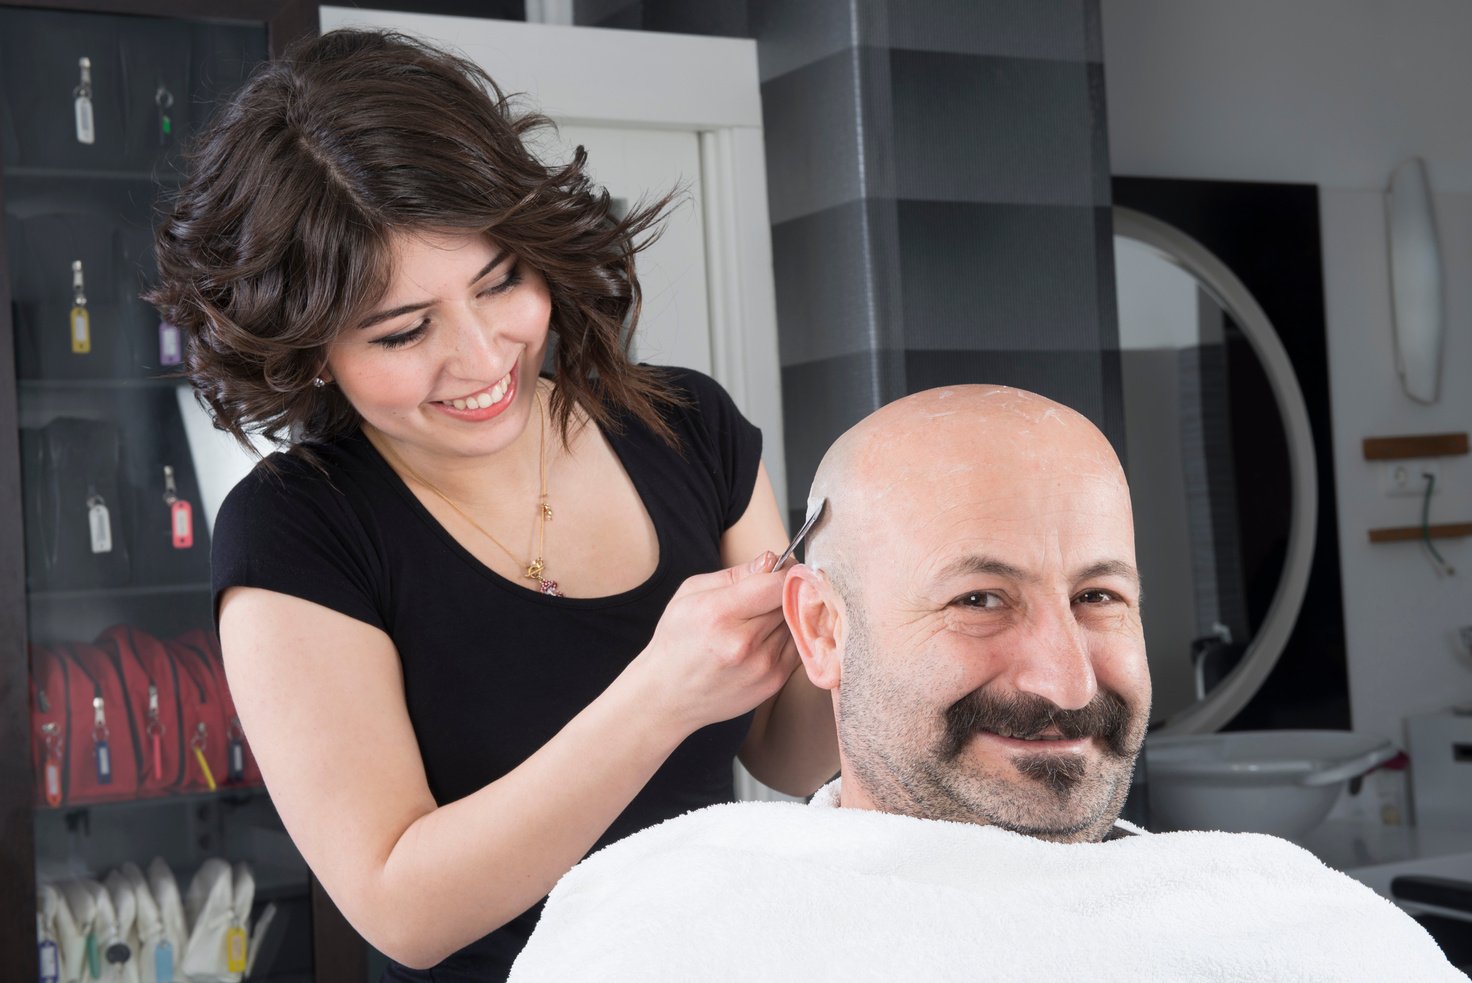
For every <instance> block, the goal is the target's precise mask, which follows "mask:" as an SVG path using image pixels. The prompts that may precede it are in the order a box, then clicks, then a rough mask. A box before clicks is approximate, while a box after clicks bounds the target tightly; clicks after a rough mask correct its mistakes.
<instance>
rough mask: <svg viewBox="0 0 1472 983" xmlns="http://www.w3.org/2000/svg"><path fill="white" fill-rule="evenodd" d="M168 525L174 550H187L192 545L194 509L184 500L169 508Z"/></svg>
mask: <svg viewBox="0 0 1472 983" xmlns="http://www.w3.org/2000/svg"><path fill="white" fill-rule="evenodd" d="M169 524H170V526H171V528H172V529H173V530H174V549H176V550H187V549H189V548H190V547H191V546H193V545H194V509H192V508H190V506H189V503H188V502H186V501H184V499H182V498H181V499H179V500H178V501H176V502H175V503H174V504H173V505H171V506H169Z"/></svg>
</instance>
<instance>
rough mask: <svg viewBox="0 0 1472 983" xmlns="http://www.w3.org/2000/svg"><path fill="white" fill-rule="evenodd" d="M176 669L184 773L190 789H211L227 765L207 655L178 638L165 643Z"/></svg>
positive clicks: (222, 710)
mask: <svg viewBox="0 0 1472 983" xmlns="http://www.w3.org/2000/svg"><path fill="white" fill-rule="evenodd" d="M164 645H165V647H166V648H167V649H168V650H169V656H170V658H172V659H173V660H174V665H176V666H178V668H179V701H180V703H181V705H182V706H183V707H184V716H183V719H184V720H185V722H186V723H185V729H184V734H185V741H186V743H187V744H188V746H189V751H188V756H187V757H186V759H185V768H184V771H185V774H186V775H187V776H188V783H189V786H190V787H191V788H202V789H206V790H208V791H211V792H213V791H214V790H215V789H216V788H217V787H218V786H219V785H220V784H221V783H223V782H224V781H225V774H226V769H227V768H228V767H229V765H230V762H229V755H228V749H227V748H226V739H225V723H226V720H227V719H228V718H227V717H226V716H225V706H224V703H223V702H222V701H221V699H220V689H219V686H218V685H217V684H216V682H215V673H214V670H213V669H212V668H211V667H210V666H209V665H208V663H207V662H206V661H205V659H206V657H205V656H203V655H201V654H199V653H197V652H195V651H194V650H193V649H191V648H190V647H189V646H187V645H184V644H183V643H181V642H179V641H177V640H176V641H172V642H165V643H164Z"/></svg>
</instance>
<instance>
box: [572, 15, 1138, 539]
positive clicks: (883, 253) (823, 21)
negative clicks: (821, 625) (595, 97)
mask: <svg viewBox="0 0 1472 983" xmlns="http://www.w3.org/2000/svg"><path fill="white" fill-rule="evenodd" d="M577 12H578V21H579V23H582V24H589V25H599V26H608V27H622V28H634V29H644V30H665V31H675V32H681V33H694V34H714V35H723V36H738V37H754V38H756V40H757V43H758V57H759V60H760V65H761V79H762V112H763V117H764V125H765V129H766V147H767V182H768V186H769V189H770V202H769V204H770V210H771V219H772V251H773V260H774V265H775V269H776V289H777V308H778V311H777V313H778V331H779V340H780V353H781V361H782V383H783V392H782V398H783V405H784V412H785V420H786V432H785V437H786V446H787V470H788V475H789V488H788V500H789V501H790V502H793V503H797V504H798V507H799V508H800V503H802V502H804V501H805V500H806V498H807V485H808V482H809V481H810V479H811V477H812V473H813V470H814V468H815V467H816V466H817V462H818V459H819V458H820V457H821V455H822V453H823V451H824V450H825V449H826V448H827V447H828V445H829V443H830V442H831V441H832V440H833V438H834V437H836V436H837V435H838V434H839V433H841V432H842V431H843V430H845V429H847V428H848V427H849V426H851V425H852V424H853V423H854V422H856V421H857V420H859V419H860V418H861V417H863V416H864V415H865V414H867V413H869V412H870V411H871V410H873V409H875V408H876V407H878V406H880V405H882V404H884V403H886V402H888V401H890V400H892V399H895V398H897V397H899V396H902V395H904V394H906V393H909V392H915V391H917V390H920V389H926V388H930V387H932V386H939V385H949V384H955V383H965V382H999V383H1006V384H1009V385H1015V386H1020V387H1023V388H1026V389H1032V390H1035V391H1037V392H1040V393H1043V394H1045V395H1048V396H1051V397H1053V398H1055V399H1058V400H1060V401H1062V402H1064V403H1067V404H1068V405H1070V406H1074V407H1076V408H1077V409H1079V410H1080V411H1082V412H1083V413H1085V414H1086V415H1088V416H1089V417H1090V418H1091V419H1093V420H1094V421H1095V422H1096V423H1098V424H1099V425H1100V426H1101V427H1102V428H1103V429H1104V431H1105V432H1106V433H1107V434H1109V435H1110V436H1111V437H1112V438H1114V439H1115V442H1116V445H1117V446H1118V447H1119V448H1120V450H1121V453H1123V451H1124V447H1123V434H1124V427H1123V423H1122V419H1123V408H1122V399H1121V393H1120V372H1119V356H1118V347H1119V346H1118V331H1117V326H1116V318H1115V307H1114V259H1113V248H1112V239H1111V230H1112V226H1111V223H1110V218H1109V204H1110V192H1109V156H1108V147H1107V143H1106V138H1105V114H1104V78H1103V66H1102V48H1101V42H1100V27H1099V9H1098V0H709V2H694V3H691V2H680V0H633V2H629V0H578V4H577ZM794 520H795V521H797V520H800V516H796V517H794Z"/></svg>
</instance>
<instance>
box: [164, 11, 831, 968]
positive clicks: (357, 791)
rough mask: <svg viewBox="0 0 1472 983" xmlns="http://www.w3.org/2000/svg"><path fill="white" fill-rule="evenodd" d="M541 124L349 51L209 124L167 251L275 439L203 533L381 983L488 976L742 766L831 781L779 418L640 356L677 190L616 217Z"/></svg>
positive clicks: (320, 869) (245, 422) (258, 705)
mask: <svg viewBox="0 0 1472 983" xmlns="http://www.w3.org/2000/svg"><path fill="white" fill-rule="evenodd" d="M426 105H433V106H434V107H435V112H433V113H426V112H425V111H424V107H425V106H426ZM539 123H540V121H539V120H538V118H536V117H523V116H518V115H516V114H515V113H513V112H512V111H511V109H510V108H509V106H508V104H507V101H506V100H505V98H504V97H503V96H502V94H501V92H500V91H499V90H498V89H497V88H496V87H495V85H494V83H493V82H491V80H490V79H489V78H487V77H486V76H485V75H484V74H483V73H482V72H481V71H480V70H479V69H477V68H476V67H474V66H473V65H472V64H470V63H469V62H466V61H464V60H461V59H459V58H456V57H452V56H450V55H447V54H445V53H443V52H440V51H437V50H435V49H432V48H429V47H427V46H425V45H423V44H420V43H418V42H415V41H412V40H409V39H407V38H404V37H400V36H395V35H390V34H382V33H377V32H348V31H341V32H333V33H330V34H327V35H324V36H323V37H322V38H320V39H317V40H315V41H312V42H309V43H307V44H306V45H305V46H303V47H301V48H298V49H296V50H294V51H293V52H290V53H289V54H288V56H287V57H286V59H285V60H283V61H281V62H279V63H274V64H272V65H270V66H268V67H266V68H265V69H264V70H263V71H262V72H261V73H259V74H258V75H257V76H256V77H255V78H254V79H252V81H251V82H250V83H249V84H248V85H247V86H246V87H245V88H244V89H243V90H242V91H241V92H240V94H239V95H238V96H237V97H236V98H235V100H234V102H233V103H232V104H231V106H230V107H229V108H228V110H226V111H225V112H223V113H222V114H221V115H220V117H219V118H218V120H217V122H216V123H215V125H214V126H213V127H212V128H211V129H210V130H209V131H207V132H206V133H205V134H204V135H203V136H202V138H201V142H200V144H199V146H198V147H197V148H196V151H195V154H194V156H193V158H192V161H193V169H192V171H191V173H190V174H189V175H188V176H187V179H186V180H185V182H184V183H183V185H182V186H181V188H180V190H179V193H178V196H177V199H176V201H175V202H174V204H173V209H172V211H171V213H170V214H169V215H168V216H167V217H166V220H165V222H164V224H163V225H162V227H161V228H160V229H159V231H158V236H157V244H158V256H159V267H160V270H161V273H162V282H161V284H160V286H159V287H158V288H157V289H156V290H155V291H154V293H153V294H152V299H153V300H154V302H155V303H157V304H158V306H159V308H160V310H161V312H162V313H163V314H164V316H165V317H166V318H167V319H168V320H169V321H171V322H172V323H174V324H177V325H179V327H180V328H181V329H182V331H183V332H184V335H185V337H186V339H187V354H186V364H187V367H188V371H189V375H190V379H191V381H192V382H193V384H194V387H195V391H196V393H197V394H198V396H199V398H200V399H201V401H202V402H203V403H204V404H205V405H206V406H207V407H208V409H209V410H210V411H211V413H212V414H213V416H214V419H215V422H216V425H217V426H219V427H220V428H222V429H225V430H227V431H229V432H230V433H232V434H234V435H235V436H236V437H237V438H240V439H241V440H242V441H245V440H247V438H248V437H249V435H250V434H251V433H253V432H260V433H263V434H264V435H265V436H266V437H268V438H270V439H273V440H276V441H278V442H281V443H284V444H286V445H287V446H286V449H285V450H284V451H283V452H281V453H277V454H273V455H272V456H270V457H269V458H267V459H266V460H264V461H262V462H261V463H260V465H258V466H257V468H256V469H255V471H254V472H253V473H252V474H250V475H248V476H247V477H246V478H245V479H244V480H243V481H241V483H240V484H239V485H238V486H237V487H236V488H235V490H234V491H233V492H232V493H231V494H230V496H229V497H228V498H227V500H226V501H225V504H224V505H223V506H222V508H221V509H220V512H219V516H218V518H217V519H216V524H215V529H214V544H213V552H212V558H211V560H212V564H213V581H214V591H215V603H216V612H217V618H218V624H219V631H220V637H221V643H222V647H223V650H224V653H225V661H226V668H227V671H228V674H229V680H230V687H231V690H232V692H233V693H234V695H235V699H236V703H237V706H238V709H239V711H240V717H241V720H242V722H243V723H244V725H245V729H246V732H247V736H248V737H249V739H250V742H251V745H252V748H253V750H254V751H255V752H256V756H257V758H258V760H259V761H260V764H261V770H262V773H263V774H264V776H265V779H266V784H267V788H268V790H269V791H270V793H271V796H272V799H273V801H274V802H275V804H276V806H277V809H278V811H279V812H280V814H281V817H282V820H283V821H284V823H285V824H286V827H287V829H288V831H289V832H290V833H291V835H292V838H293V840H294V841H295V842H296V844H297V846H298V847H299V848H300V850H301V852H302V854H303V856H304V857H305V858H306V859H307V862H308V863H309V864H310V865H311V867H312V870H313V872H314V873H315V874H316V876H317V877H318V879H319V880H320V881H321V883H322V884H323V885H324V886H325V887H326V889H327V891H328V892H329V893H330V894H331V896H332V898H333V899H334V901H336V903H337V904H338V906H339V907H340V908H341V909H342V911H343V913H344V914H345V915H346V916H347V917H348V919H349V921H350V922H352V924H353V925H354V926H355V927H356V928H357V929H358V930H359V931H360V932H361V933H362V934H363V935H364V936H365V937H366V938H367V939H368V940H369V941H370V942H372V943H373V944H374V945H375V946H376V947H377V948H379V949H380V950H381V951H382V952H384V953H385V954H386V955H388V956H389V957H390V958H391V959H392V960H394V962H393V963H392V964H391V965H390V967H389V969H388V971H387V974H386V979H390V980H428V979H434V980H438V981H455V980H477V981H480V980H495V979H500V978H503V977H504V976H505V973H506V971H507V969H508V968H509V966H510V964H511V961H512V959H514V958H515V955H516V953H517V952H518V951H519V950H520V947H521V945H522V944H523V943H524V941H525V939H526V937H527V935H528V933H529V932H530V930H531V926H532V924H533V923H534V922H535V920H536V915H537V911H538V906H539V903H540V899H541V898H542V897H543V895H545V893H546V892H547V890H548V889H549V888H551V886H552V885H553V884H554V883H555V882H556V881H557V879H558V878H559V877H560V876H561V875H562V874H563V873H565V872H566V871H567V870H568V869H569V868H570V867H571V866H572V865H573V864H574V863H576V862H577V861H578V860H579V859H580V858H581V857H582V856H584V855H585V854H586V853H587V852H589V851H590V850H591V849H594V848H596V847H597V846H600V845H602V844H605V843H608V842H611V841H612V840H614V839H617V838H619V837H621V836H623V835H626V834H628V833H630V832H633V831H635V830H637V829H640V828H643V827H645V826H649V825H651V824H654V823H658V822H661V821H663V820H665V819H667V818H670V817H672V816H675V815H678V814H679V813H682V812H685V811H688V810H689V809H692V808H695V807H698V806H702V805H706V804H710V803H714V802H719V801H722V800H728V799H730V798H732V797H733V794H734V789H733V774H732V762H733V759H734V758H736V757H738V756H739V757H740V759H741V761H742V763H743V764H745V765H746V767H747V768H748V770H750V771H751V773H752V774H753V775H754V776H755V777H757V778H758V779H759V780H760V781H762V782H765V783H766V784H768V785H771V786H773V787H775V788H778V789H780V790H783V791H787V792H790V793H793V794H806V793H810V792H812V791H813V790H815V789H816V788H817V787H818V785H819V784H820V783H821V782H822V781H823V780H825V779H826V778H828V777H829V776H831V775H832V774H833V772H834V771H835V770H836V767H837V752H836V747H835V744H834V739H833V724H832V712H831V709H830V708H829V706H828V703H827V700H826V697H825V695H824V694H822V693H821V692H820V691H818V690H816V689H815V688H813V687H812V686H811V685H810V684H809V683H808V682H807V680H806V678H805V677H804V676H803V675H802V674H801V673H796V674H794V673H793V669H794V668H795V666H796V665H797V660H796V654H795V651H794V649H793V646H792V640H791V636H790V635H789V633H788V631H787V628H786V626H785V624H784V622H783V619H782V612H781V582H782V574H781V573H779V572H775V571H773V570H772V566H773V560H774V559H775V555H774V553H773V551H775V550H778V549H780V548H781V546H782V544H783V543H784V542H785V540H786V536H785V533H784V531H783V528H782V523H781V521H780V518H779V517H778V512H777V505H776V500H775V497H774V495H773V492H772V488H771V484H770V482H769V481H768V479H767V476H766V472H765V470H764V469H763V468H762V466H761V461H760V453H761V435H760V433H759V432H758V431H757V430H756V428H755V427H753V426H752V425H751V424H750V423H749V422H747V420H746V419H745V418H744V417H743V416H742V415H741V413H740V412H739V411H738V410H737V409H736V407H735V406H734V405H733V403H732V402H731V400H730V398H729V397H728V396H727V395H726V393H725V392H724V391H722V390H721V389H720V387H719V386H717V385H716V384H715V383H714V382H713V381H712V380H711V379H709V378H707V377H705V376H703V375H700V374H699V373H696V372H692V371H689V370H684V369H674V368H662V367H655V366H649V365H642V364H635V363H633V362H632V361H631V360H630V359H629V357H628V354H627V353H628V350H629V344H630V339H631V335H632V332H633V331H634V327H635V325H636V323H637V319H638V313H639V298H640V293H639V285H638V281H637V278H636V277H635V270H634V257H635V255H636V254H637V253H638V251H639V249H640V246H641V243H642V242H643V241H646V240H647V236H648V235H650V234H653V233H654V231H655V229H656V224H657V223H658V222H659V220H660V215H661V213H662V210H663V208H664V206H665V204H666V201H665V200H661V201H659V202H656V203H655V204H654V205H652V206H650V207H647V208H643V209H638V210H635V211H634V212H633V213H631V214H629V215H628V216H625V217H621V218H620V217H616V216H614V215H613V214H612V213H611V212H610V209H609V200H608V196H607V194H606V192H604V191H602V190H601V189H598V188H595V187H593V186H592V185H591V183H590V181H589V180H588V178H587V176H586V174H585V173H584V165H585V158H584V155H583V154H582V153H581V152H579V153H578V154H576V155H575V156H574V157H573V159H572V161H571V162H570V163H568V164H566V165H561V166H558V167H555V168H548V167H547V166H545V165H543V164H541V163H540V162H539V161H538V160H537V158H536V157H535V156H534V155H533V154H532V153H531V152H530V151H529V150H528V149H527V147H526V145H525V143H524V140H525V138H526V137H528V135H529V134H530V133H531V132H532V131H533V130H535V128H536V127H537V126H538V125H539ZM549 352H550V355H549ZM549 363H550V369H549V368H548V367H547V366H548V365H549ZM753 557H755V558H756V559H755V560H753V559H752V558H753Z"/></svg>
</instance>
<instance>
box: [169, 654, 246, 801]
mask: <svg viewBox="0 0 1472 983" xmlns="http://www.w3.org/2000/svg"><path fill="white" fill-rule="evenodd" d="M174 646H175V647H176V650H178V651H180V652H181V653H184V652H187V653H189V654H191V655H193V656H194V658H195V659H196V660H197V661H198V662H199V664H200V665H201V666H202V667H204V669H205V670H206V671H208V672H209V674H210V675H211V676H212V677H213V679H214V681H215V692H216V694H217V695H218V697H219V703H220V716H221V719H222V721H223V723H224V735H225V739H224V741H223V743H222V744H221V747H222V748H223V753H224V760H225V768H224V770H223V771H218V772H216V773H215V778H216V779H217V780H218V781H219V782H220V784H222V785H260V784H263V782H262V779H261V768H260V766H259V765H258V764H256V759H255V755H253V754H251V753H250V746H249V745H248V744H247V743H246V740H245V730H244V729H243V728H242V727H241V726H240V717H239V716H238V715H237V714H236V712H235V701H234V700H233V699H231V698H230V685H229V683H228V682H227V681H226V679H225V660H224V657H223V656H222V655H221V653H220V644H219V641H218V639H217V638H216V636H215V633H214V632H210V631H201V630H199V629H195V630H194V631H189V632H185V633H184V634H182V635H180V636H179V637H178V638H176V639H174ZM210 743H211V745H212V746H213V745H214V744H215V743H216V742H215V741H214V740H211V742H210ZM214 760H215V759H214V758H213V757H212V758H211V759H210V761H211V766H212V767H213V763H214Z"/></svg>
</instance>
